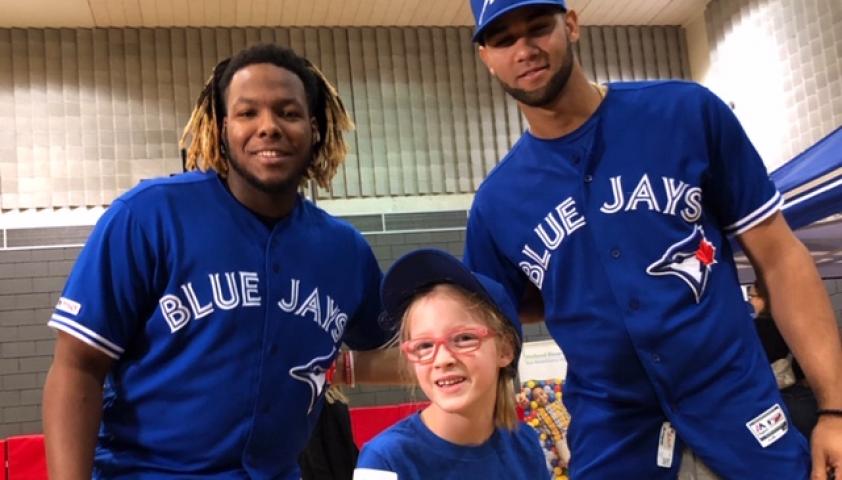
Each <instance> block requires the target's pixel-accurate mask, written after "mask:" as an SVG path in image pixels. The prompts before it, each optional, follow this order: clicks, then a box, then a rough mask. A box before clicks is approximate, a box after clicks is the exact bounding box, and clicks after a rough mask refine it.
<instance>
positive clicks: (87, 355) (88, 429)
mask: <svg viewBox="0 0 842 480" xmlns="http://www.w3.org/2000/svg"><path fill="white" fill-rule="evenodd" d="M111 363H112V360H111V358H109V357H108V356H107V355H105V354H104V353H102V352H100V351H98V350H96V349H94V348H92V347H90V346H88V345H86V344H84V343H82V342H81V341H79V340H77V339H75V338H73V337H72V336H70V335H68V334H66V333H64V332H59V334H58V339H57V340H56V346H55V351H54V355H53V363H52V365H51V366H50V370H49V372H48V373H47V380H46V383H45V384H44V398H43V411H42V415H43V420H44V442H45V446H46V450H47V467H48V470H49V476H50V479H52V480H77V479H78V480H81V479H85V480H88V479H90V478H91V471H92V469H93V459H94V447H95V446H96V435H97V429H98V427H99V422H100V417H101V414H102V383H103V381H104V379H105V375H106V373H108V370H109V369H110V368H111Z"/></svg>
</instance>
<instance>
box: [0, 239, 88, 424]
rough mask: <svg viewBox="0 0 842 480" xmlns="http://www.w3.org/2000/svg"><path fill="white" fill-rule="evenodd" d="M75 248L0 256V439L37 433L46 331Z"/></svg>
mask: <svg viewBox="0 0 842 480" xmlns="http://www.w3.org/2000/svg"><path fill="white" fill-rule="evenodd" d="M78 254H79V248H78V247H76V248H47V249H32V250H3V251H0V438H3V437H6V436H9V435H16V434H21V433H33V432H40V431H41V387H42V386H43V384H44V377H45V376H46V372H47V369H48V368H49V366H50V360H51V358H52V353H53V343H54V334H53V332H52V331H51V330H50V329H49V328H47V326H46V324H47V320H48V319H49V317H50V314H51V313H52V307H53V305H55V303H56V299H57V298H58V296H59V292H61V289H62V287H63V285H64V281H65V279H66V277H67V274H68V273H69V272H70V267H71V266H72V264H73V262H74V261H75V259H76V256H77V255H78Z"/></svg>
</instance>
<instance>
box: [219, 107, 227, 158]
mask: <svg viewBox="0 0 842 480" xmlns="http://www.w3.org/2000/svg"><path fill="white" fill-rule="evenodd" d="M219 149H220V150H221V151H222V156H223V157H228V117H227V116H226V117H223V118H222V131H221V132H219Z"/></svg>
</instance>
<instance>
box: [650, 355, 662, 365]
mask: <svg viewBox="0 0 842 480" xmlns="http://www.w3.org/2000/svg"><path fill="white" fill-rule="evenodd" d="M652 361H653V362H655V363H661V356H660V355H658V354H657V353H653V354H652Z"/></svg>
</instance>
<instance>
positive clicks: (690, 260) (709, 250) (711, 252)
mask: <svg viewBox="0 0 842 480" xmlns="http://www.w3.org/2000/svg"><path fill="white" fill-rule="evenodd" d="M715 263H716V247H715V246H714V245H713V243H711V242H709V241H708V239H707V238H705V231H704V229H703V228H702V227H701V225H696V226H695V228H693V233H691V234H690V236H689V237H687V238H685V239H684V240H681V241H680V242H678V243H674V244H673V245H671V246H670V247H669V248H668V249H667V251H666V253H664V256H663V257H661V258H660V259H659V260H658V261H656V262H655V263H653V264H652V265H649V267H648V268H647V269H646V273H648V274H649V275H675V276H677V277H678V278H680V279H682V280H684V282H685V283H686V284H687V285H688V286H689V287H690V290H692V291H693V295H694V296H695V297H696V303H699V299H700V298H701V297H702V294H703V293H704V292H705V285H707V282H708V275H709V274H710V269H711V266H712V265H714V264H715Z"/></svg>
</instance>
